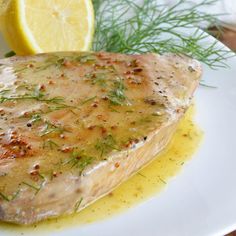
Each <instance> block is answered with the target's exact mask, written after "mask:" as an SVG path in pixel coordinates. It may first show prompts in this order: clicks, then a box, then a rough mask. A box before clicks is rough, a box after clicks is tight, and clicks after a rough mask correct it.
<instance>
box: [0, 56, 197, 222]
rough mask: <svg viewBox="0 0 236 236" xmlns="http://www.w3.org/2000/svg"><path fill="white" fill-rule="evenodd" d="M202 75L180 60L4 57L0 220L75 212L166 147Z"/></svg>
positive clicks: (0, 85) (189, 62)
mask: <svg viewBox="0 0 236 236" xmlns="http://www.w3.org/2000/svg"><path fill="white" fill-rule="evenodd" d="M200 75H201V68H200V65H199V63H198V62H197V61H195V60H192V59H190V58H188V57H186V56H181V55H174V54H168V55H163V56H160V55H155V54H145V55H122V54H112V53H105V52H99V53H93V52H88V53H79V52H78V53H77V52H62V53H50V54H40V55H36V56H29V57H12V58H10V59H3V60H0V115H1V116H0V220H2V221H8V222H14V223H17V224H32V223H34V222H37V221H40V220H43V219H46V218H50V217H57V216H59V215H63V214H71V213H73V212H78V211H80V210H81V209H83V208H84V207H86V206H87V205H89V204H91V203H92V202H94V201H95V200H97V199H98V198H100V197H102V196H104V195H105V194H107V193H109V192H110V191H112V190H113V189H114V188H115V187H116V186H117V185H119V184H120V183H122V182H123V181H125V180H126V179H127V178H129V177H130V176H131V175H133V174H134V173H136V172H137V171H138V170H139V169H140V168H142V167H143V166H144V165H145V164H147V163H148V162H150V161H151V160H152V159H153V158H154V157H155V155H156V154H158V153H159V152H160V151H161V150H162V149H163V148H164V147H165V146H166V145H167V143H168V142H169V140H170V138H171V136H172V134H173V132H174V131H175V129H176V126H177V124H178V122H179V120H180V118H181V117H182V116H183V114H184V112H185V111H186V109H187V108H188V107H189V105H190V103H191V98H192V95H193V92H194V90H195V89H196V87H197V85H198V83H199V79H200Z"/></svg>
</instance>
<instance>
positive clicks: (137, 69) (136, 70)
mask: <svg viewBox="0 0 236 236" xmlns="http://www.w3.org/2000/svg"><path fill="white" fill-rule="evenodd" d="M142 71H143V69H142V68H134V69H133V72H134V73H139V72H142Z"/></svg>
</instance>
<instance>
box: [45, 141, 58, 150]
mask: <svg viewBox="0 0 236 236" xmlns="http://www.w3.org/2000/svg"><path fill="white" fill-rule="evenodd" d="M58 147H59V145H58V144H57V143H56V142H54V141H52V140H51V139H48V140H46V141H44V142H43V149H45V148H49V149H51V150H53V149H57V148H58Z"/></svg>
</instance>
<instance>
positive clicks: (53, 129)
mask: <svg viewBox="0 0 236 236" xmlns="http://www.w3.org/2000/svg"><path fill="white" fill-rule="evenodd" d="M65 131H66V130H65V129H64V128H63V127H62V126H60V125H57V124H53V123H51V122H50V121H46V122H45V126H44V128H43V130H42V131H41V133H40V136H41V137H42V136H45V135H48V134H51V133H59V134H62V133H63V132H65Z"/></svg>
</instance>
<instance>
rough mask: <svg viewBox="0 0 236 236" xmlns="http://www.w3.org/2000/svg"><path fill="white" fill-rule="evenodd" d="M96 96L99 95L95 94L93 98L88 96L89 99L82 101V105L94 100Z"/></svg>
mask: <svg viewBox="0 0 236 236" xmlns="http://www.w3.org/2000/svg"><path fill="white" fill-rule="evenodd" d="M96 97H97V96H93V97H91V98H88V99H86V100H84V101H82V102H81V105H84V104H86V103H88V102H91V101H93V100H94V99H95V98H96Z"/></svg>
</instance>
